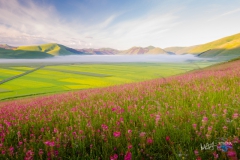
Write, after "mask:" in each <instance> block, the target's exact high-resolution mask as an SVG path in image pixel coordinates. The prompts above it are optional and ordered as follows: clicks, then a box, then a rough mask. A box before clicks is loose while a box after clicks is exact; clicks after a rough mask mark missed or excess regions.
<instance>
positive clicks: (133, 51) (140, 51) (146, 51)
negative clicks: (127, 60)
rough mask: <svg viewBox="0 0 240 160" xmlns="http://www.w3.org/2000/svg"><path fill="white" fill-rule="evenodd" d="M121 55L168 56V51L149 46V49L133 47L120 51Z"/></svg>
mask: <svg viewBox="0 0 240 160" xmlns="http://www.w3.org/2000/svg"><path fill="white" fill-rule="evenodd" d="M119 54H129V55H137V54H168V52H167V51H165V50H163V49H162V48H158V47H153V46H148V47H145V48H143V47H132V48H130V49H128V50H124V51H120V52H119Z"/></svg>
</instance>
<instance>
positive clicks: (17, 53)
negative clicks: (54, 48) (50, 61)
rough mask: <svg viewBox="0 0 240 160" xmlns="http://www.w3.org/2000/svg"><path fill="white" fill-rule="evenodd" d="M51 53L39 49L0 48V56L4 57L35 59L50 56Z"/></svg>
mask: <svg viewBox="0 0 240 160" xmlns="http://www.w3.org/2000/svg"><path fill="white" fill-rule="evenodd" d="M51 57H53V55H51V54H48V53H45V52H39V51H24V50H10V49H4V48H0V58H6V59H35V58H36V59H37V58H51Z"/></svg>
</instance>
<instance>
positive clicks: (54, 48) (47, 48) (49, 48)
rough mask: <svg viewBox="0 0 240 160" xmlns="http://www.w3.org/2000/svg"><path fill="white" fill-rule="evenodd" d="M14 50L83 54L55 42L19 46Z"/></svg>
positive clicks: (54, 53) (53, 53)
mask: <svg viewBox="0 0 240 160" xmlns="http://www.w3.org/2000/svg"><path fill="white" fill-rule="evenodd" d="M16 50H25V51H39V52H46V53H48V54H51V55H54V56H56V55H61V56H62V55H72V54H83V53H82V52H79V51H77V50H75V49H72V48H68V47H66V46H63V45H60V44H57V43H48V44H43V45H37V46H20V47H18V48H17V49H16Z"/></svg>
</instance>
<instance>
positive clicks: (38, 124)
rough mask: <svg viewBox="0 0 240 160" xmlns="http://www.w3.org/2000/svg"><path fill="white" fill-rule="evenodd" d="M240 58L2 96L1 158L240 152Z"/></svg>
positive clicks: (162, 158) (127, 159) (163, 157)
mask: <svg viewBox="0 0 240 160" xmlns="http://www.w3.org/2000/svg"><path fill="white" fill-rule="evenodd" d="M239 112H240V60H236V61H233V62H228V63H224V64H221V65H215V66H212V67H208V68H205V69H201V70H196V71H192V72H189V73H186V74H183V75H176V76H172V77H168V78H159V79H154V80H148V81H144V82H137V83H130V84H124V85H119V86H112V87H107V88H99V89H89V90H82V91H77V92H69V93H64V94H56V95H50V96H42V97H35V98H26V99H22V100H14V101H9V102H7V101H6V102H1V103H0V159H26V160H30V159H84V160H87V159H101V160H107V159H111V160H117V159H118V160H121V159H124V160H131V159H133V160H139V159H156V160H167V159H170V160H173V159H188V160H191V159H198V160H200V159H202V160H208V159H230V160H238V159H239V158H240V139H239V138H240V125H239V124H240V118H239Z"/></svg>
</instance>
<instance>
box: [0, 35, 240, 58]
mask: <svg viewBox="0 0 240 160" xmlns="http://www.w3.org/2000/svg"><path fill="white" fill-rule="evenodd" d="M118 54H123V55H139V54H177V55H181V54H194V55H196V56H199V57H217V56H240V33H238V34H235V35H232V36H228V37H224V38H221V39H218V40H216V41H213V42H209V43H206V44H201V45H196V46H190V47H168V48H164V49H162V48H159V47H154V46H148V47H145V48H144V47H132V48H130V49H128V50H116V49H112V48H100V49H93V48H86V49H73V48H69V47H66V46H64V45H61V44H57V43H48V44H42V45H34V46H19V47H13V46H9V45H7V44H0V58H29V59H34V58H50V57H54V56H65V55H118Z"/></svg>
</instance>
